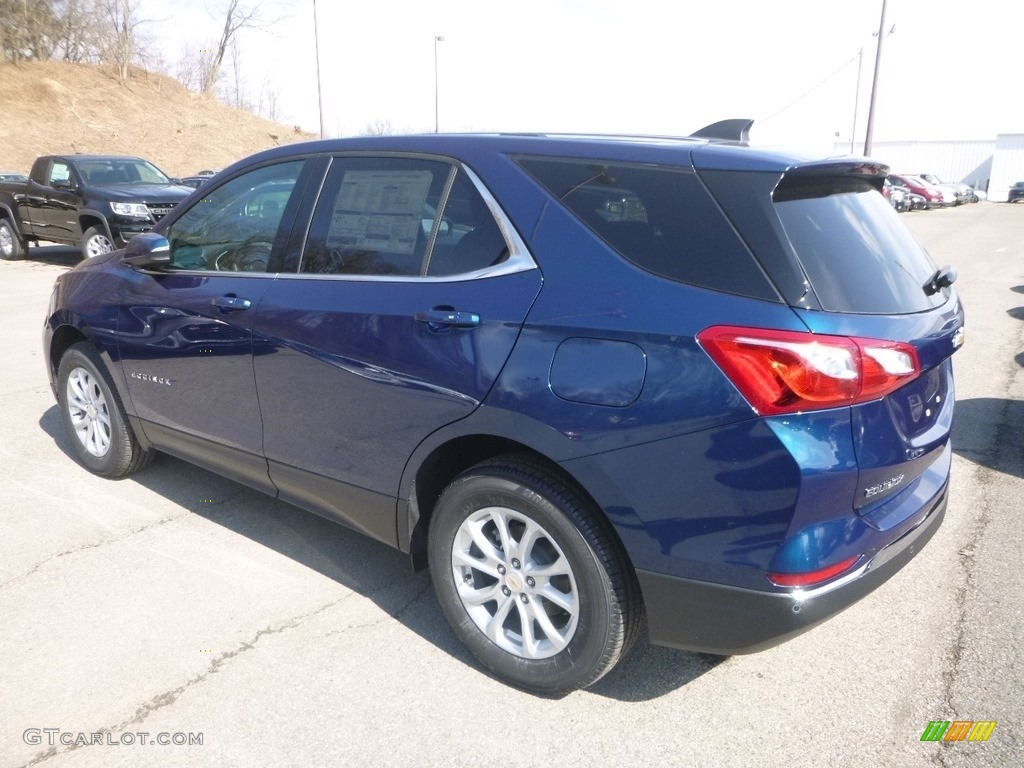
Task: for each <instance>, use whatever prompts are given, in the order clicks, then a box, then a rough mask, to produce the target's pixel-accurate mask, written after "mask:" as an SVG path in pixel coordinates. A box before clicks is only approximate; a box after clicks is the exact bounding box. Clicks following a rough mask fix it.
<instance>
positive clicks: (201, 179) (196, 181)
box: [178, 171, 216, 189]
mask: <svg viewBox="0 0 1024 768" xmlns="http://www.w3.org/2000/svg"><path fill="white" fill-rule="evenodd" d="M215 174H216V172H215V171H200V172H199V173H197V174H196V175H195V176H185V177H184V178H181V179H178V182H179V183H181V184H183V185H185V186H186V187H192V189H198V188H199V187H201V186H203V184H205V183H206V182H208V181H209V180H210V179H212V178H213V177H214V175H215Z"/></svg>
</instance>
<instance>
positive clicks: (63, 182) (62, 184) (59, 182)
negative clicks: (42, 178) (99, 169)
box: [50, 179, 74, 189]
mask: <svg viewBox="0 0 1024 768" xmlns="http://www.w3.org/2000/svg"><path fill="white" fill-rule="evenodd" d="M50 186H52V187H53V188H54V189H71V187H72V186H74V185H73V184H72V183H71V179H54V180H53V181H51V182H50Z"/></svg>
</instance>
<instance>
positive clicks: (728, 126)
mask: <svg viewBox="0 0 1024 768" xmlns="http://www.w3.org/2000/svg"><path fill="white" fill-rule="evenodd" d="M753 124H754V121H753V120H748V119H747V118H745V117H741V118H734V119H732V120H719V121H718V122H717V123H712V124H711V125H705V126H704V127H703V128H701V129H700V130H699V131H696V132H695V133H691V134H690V138H691V139H711V140H714V139H718V140H719V141H750V126H752V125H753Z"/></svg>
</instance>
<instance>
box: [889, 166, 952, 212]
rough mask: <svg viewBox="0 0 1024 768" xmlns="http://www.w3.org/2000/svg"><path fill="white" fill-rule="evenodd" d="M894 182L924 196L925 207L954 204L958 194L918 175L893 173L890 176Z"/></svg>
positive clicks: (940, 206)
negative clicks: (942, 188) (930, 182)
mask: <svg viewBox="0 0 1024 768" xmlns="http://www.w3.org/2000/svg"><path fill="white" fill-rule="evenodd" d="M889 178H890V179H892V181H893V183H894V184H897V183H898V184H899V185H900V186H903V187H906V188H907V189H909V190H910V191H911V192H913V193H914V194H915V195H918V196H919V197H922V198H924V201H925V206H924V207H925V209H929V208H942V207H943V206H946V205H953V203H954V201H955V198H956V196H955V195H954V194H953V193H952V192H950V191H945V192H944V191H943V190H941V189H939V188H938V187H936V186H935V185H934V184H929V183H928V182H927V181H925V180H924V179H919V178H918V177H916V176H904V175H902V174H899V175H897V174H892V175H891V176H890V177H889Z"/></svg>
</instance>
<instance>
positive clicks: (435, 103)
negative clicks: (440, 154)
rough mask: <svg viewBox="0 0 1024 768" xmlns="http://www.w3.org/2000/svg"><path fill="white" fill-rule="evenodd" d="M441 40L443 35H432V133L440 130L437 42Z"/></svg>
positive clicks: (441, 41) (442, 40)
mask: <svg viewBox="0 0 1024 768" xmlns="http://www.w3.org/2000/svg"><path fill="white" fill-rule="evenodd" d="M443 42H444V37H442V36H441V35H434V133H439V132H440V131H439V129H440V122H439V121H438V117H437V115H438V110H437V44H438V43H443Z"/></svg>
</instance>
